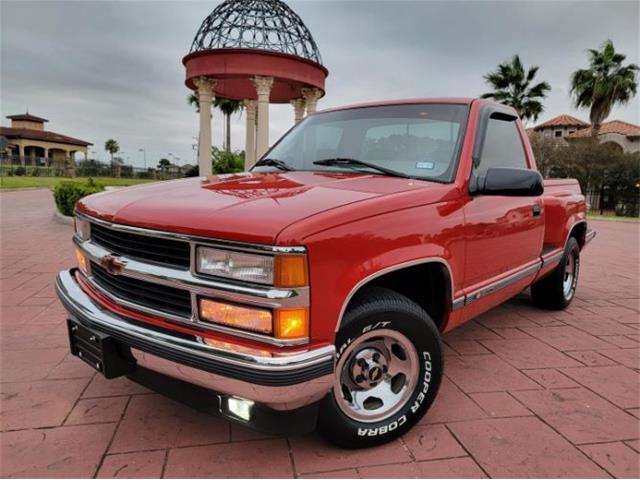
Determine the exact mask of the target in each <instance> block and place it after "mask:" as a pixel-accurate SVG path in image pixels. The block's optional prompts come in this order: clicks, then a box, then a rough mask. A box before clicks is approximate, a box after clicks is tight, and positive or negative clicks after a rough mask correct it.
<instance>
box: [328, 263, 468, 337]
mask: <svg viewBox="0 0 640 480" xmlns="http://www.w3.org/2000/svg"><path fill="white" fill-rule="evenodd" d="M423 263H441V264H442V265H444V266H445V267H446V268H447V271H448V272H449V280H450V282H451V285H450V288H451V295H453V274H452V273H451V267H450V266H449V263H447V261H446V260H444V259H443V258H440V257H426V258H421V259H417V260H410V261H408V262H403V263H399V264H397V265H393V266H391V267H387V268H383V269H381V270H378V271H377V272H374V273H372V274H371V275H369V276H367V277H365V278H363V279H362V280H360V281H359V282H358V283H356V285H355V286H354V287H353V288H352V289H351V291H350V292H349V295H347V298H345V300H344V302H343V304H342V308H341V309H340V314H339V316H338V321H337V322H336V329H335V331H336V332H337V331H338V330H340V325H341V324H342V318H343V317H344V312H345V311H346V310H347V305H349V302H350V301H351V299H352V298H353V296H354V295H355V294H356V292H357V291H358V290H360V288H361V287H363V286H364V285H365V284H367V283H369V282H370V281H371V280H373V279H375V278H377V277H380V276H382V275H384V274H386V273H390V272H393V271H395V270H400V269H402V268H406V267H413V266H416V265H421V264H423ZM458 308H459V307H458ZM452 310H453V308H452Z"/></svg>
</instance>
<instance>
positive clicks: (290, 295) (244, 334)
mask: <svg viewBox="0 0 640 480" xmlns="http://www.w3.org/2000/svg"><path fill="white" fill-rule="evenodd" d="M73 241H74V243H75V244H76V245H77V247H78V248H79V249H80V250H81V251H82V252H83V253H84V254H85V255H86V256H87V257H88V259H89V260H90V261H92V262H95V263H97V264H100V259H101V258H102V257H104V256H105V255H111V254H112V252H111V251H110V250H107V249H105V248H104V247H102V246H100V245H97V244H95V243H93V242H92V241H91V240H87V241H84V242H82V241H80V239H79V238H78V237H74V238H73ZM118 259H119V260H120V261H121V262H123V263H124V264H125V265H126V267H125V268H124V270H123V271H122V272H121V273H120V275H122V276H124V277H130V278H135V279H138V280H143V281H147V282H151V283H157V284H159V285H166V286H169V287H173V288H180V289H182V290H187V291H189V292H190V294H191V305H192V312H191V315H190V316H188V317H187V316H180V315H174V314H171V313H167V312H163V311H161V310H156V309H154V308H149V307H145V306H143V305H139V304H137V303H132V302H129V301H128V300H125V299H123V298H120V297H118V296H117V295H114V294H112V293H111V292H109V291H107V290H105V289H104V288H102V287H100V285H98V284H97V283H96V282H95V280H94V278H93V276H91V275H90V276H89V278H88V279H89V281H90V283H91V285H92V286H93V287H94V288H95V289H96V290H98V291H100V292H101V293H103V294H104V295H105V296H107V297H108V298H109V299H110V300H112V301H113V302H115V303H117V304H119V305H122V306H123V307H125V308H129V309H131V310H134V311H138V312H142V313H146V314H150V315H154V316H157V317H160V318H165V319H167V320H170V321H173V322H178V323H182V324H187V325H190V326H197V327H198V328H202V329H204V330H210V331H214V332H220V333H224V334H227V335H233V336H235V337H239V338H246V339H249V340H255V341H259V342H263V343H267V344H270V345H275V346H279V347H290V346H297V345H304V344H306V343H309V338H308V337H305V338H297V339H295V340H281V339H277V338H274V337H271V336H268V335H262V334H259V333H253V332H248V331H244V330H238V329H234V328H230V327H225V326H222V325H214V324H211V323H208V322H201V321H200V320H199V318H198V309H197V305H196V297H197V296H202V297H209V298H215V299H219V300H222V301H228V302H232V303H239V304H244V305H247V306H249V307H251V306H254V307H261V308H268V309H276V308H306V307H308V306H309V296H310V295H309V287H302V288H297V289H278V288H273V287H249V286H242V285H233V284H227V283H222V282H218V281H209V280H203V279H201V278H198V277H194V276H192V274H191V272H189V271H188V270H180V269H176V268H171V267H165V266H161V265H153V264H150V263H145V262H140V261H138V260H133V259H130V258H128V257H125V256H119V257H118Z"/></svg>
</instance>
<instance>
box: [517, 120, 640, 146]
mask: <svg viewBox="0 0 640 480" xmlns="http://www.w3.org/2000/svg"><path fill="white" fill-rule="evenodd" d="M527 134H528V135H529V137H530V138H531V137H532V135H535V134H538V135H542V137H544V138H549V139H554V140H557V141H558V142H561V143H566V142H570V141H574V140H579V139H584V138H591V135H592V129H591V124H589V123H587V122H584V121H582V120H580V119H579V118H576V117H572V116H571V115H558V116H557V117H554V118H552V119H550V120H547V121H546V122H543V123H541V124H540V125H536V126H535V127H533V128H528V129H527ZM597 137H598V141H599V142H600V143H610V144H612V145H616V146H617V147H619V148H621V149H622V151H624V152H625V153H635V152H640V126H639V125H634V124H633V123H628V122H623V121H621V120H611V121H609V122H604V123H603V124H602V125H601V126H600V131H599V132H598V135H597Z"/></svg>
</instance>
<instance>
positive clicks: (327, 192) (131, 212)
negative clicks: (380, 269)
mask: <svg viewBox="0 0 640 480" xmlns="http://www.w3.org/2000/svg"><path fill="white" fill-rule="evenodd" d="M428 185H434V184H430V183H428V182H422V181H413V180H409V179H403V178H391V177H386V176H379V175H370V174H357V173H351V172H349V173H342V172H336V173H334V172H282V173H271V172H269V173H240V174H231V175H217V176H212V177H206V178H205V177H197V178H189V179H184V180H174V181H168V182H158V183H153V184H147V185H138V186H135V187H126V188H122V189H118V190H113V191H107V192H103V193H99V194H96V195H91V196H89V197H86V198H84V199H82V200H81V201H80V202H79V203H78V209H79V210H80V211H82V212H84V213H86V214H88V215H91V216H95V217H98V218H101V219H103V220H107V221H111V222H115V223H121V224H125V225H135V226H138V227H144V228H151V229H157V230H165V231H172V232H180V233H185V234H191V235H200V236H206V237H212V238H220V239H227V240H237V241H245V242H254V243H267V244H269V243H275V239H276V237H277V235H278V233H279V232H281V231H282V230H283V229H284V228H286V227H287V226H288V225H291V224H293V223H294V222H297V221H300V220H302V219H304V218H307V217H311V216H314V215H317V214H320V213H322V212H325V211H328V210H332V209H335V208H338V207H342V206H345V205H348V204H352V203H355V202H362V201H365V200H369V199H372V198H376V197H380V196H383V195H390V194H394V193H399V192H403V191H407V190H413V189H417V188H425V186H428Z"/></svg>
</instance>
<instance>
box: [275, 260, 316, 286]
mask: <svg viewBox="0 0 640 480" xmlns="http://www.w3.org/2000/svg"><path fill="white" fill-rule="evenodd" d="M273 283H274V285H275V286H276V287H285V288H292V287H305V286H307V285H308V284H309V272H308V270H307V256H306V255H277V256H276V257H275V268H274V272H273Z"/></svg>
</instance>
